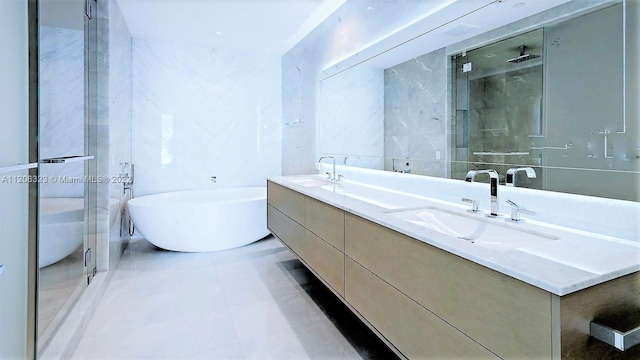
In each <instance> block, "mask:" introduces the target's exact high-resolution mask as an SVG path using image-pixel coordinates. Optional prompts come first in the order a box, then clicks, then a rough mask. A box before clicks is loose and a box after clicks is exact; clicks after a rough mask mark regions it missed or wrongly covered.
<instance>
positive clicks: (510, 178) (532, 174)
mask: <svg viewBox="0 0 640 360" xmlns="http://www.w3.org/2000/svg"><path fill="white" fill-rule="evenodd" d="M520 171H524V173H525V174H527V177H528V178H529V179H535V178H536V171H535V170H534V169H533V168H532V167H520V168H510V169H509V170H507V176H506V179H505V182H506V185H507V186H514V187H515V186H516V175H518V172H520Z"/></svg>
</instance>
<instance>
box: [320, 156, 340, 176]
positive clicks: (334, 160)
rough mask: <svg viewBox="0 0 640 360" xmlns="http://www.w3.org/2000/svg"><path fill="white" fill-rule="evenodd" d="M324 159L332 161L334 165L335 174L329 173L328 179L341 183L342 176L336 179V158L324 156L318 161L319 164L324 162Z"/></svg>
mask: <svg viewBox="0 0 640 360" xmlns="http://www.w3.org/2000/svg"><path fill="white" fill-rule="evenodd" d="M324 159H331V161H332V163H333V174H331V173H329V172H327V178H328V179H329V180H332V181H340V179H341V178H342V175H338V176H337V177H336V158H334V157H333V156H322V157H320V159H319V160H318V163H320V162H322V160H324Z"/></svg>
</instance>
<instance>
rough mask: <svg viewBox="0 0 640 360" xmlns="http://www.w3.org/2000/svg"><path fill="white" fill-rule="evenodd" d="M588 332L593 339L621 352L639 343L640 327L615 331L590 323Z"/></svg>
mask: <svg viewBox="0 0 640 360" xmlns="http://www.w3.org/2000/svg"><path fill="white" fill-rule="evenodd" d="M589 330H590V333H591V336H593V337H594V338H596V339H598V340H600V341H603V342H605V343H607V344H609V345H611V346H613V347H615V348H617V349H619V350H622V351H625V350H628V349H629V348H631V347H632V346H634V345H637V344H639V343H640V325H638V326H636V327H634V328H631V329H625V330H616V329H613V328H612V327H609V326H606V325H602V324H599V323H597V322H593V321H592V322H591V323H590V324H589Z"/></svg>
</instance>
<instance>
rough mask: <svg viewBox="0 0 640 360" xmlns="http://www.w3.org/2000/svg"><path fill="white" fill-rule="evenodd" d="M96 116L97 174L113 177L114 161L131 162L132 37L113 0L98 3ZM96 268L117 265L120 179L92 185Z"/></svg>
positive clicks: (121, 246)
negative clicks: (94, 212) (95, 201)
mask: <svg viewBox="0 0 640 360" xmlns="http://www.w3.org/2000/svg"><path fill="white" fill-rule="evenodd" d="M97 32H98V35H97V37H98V41H97V52H98V57H97V58H98V64H97V118H96V119H95V120H93V121H92V123H91V124H90V127H91V131H92V133H93V135H94V137H95V141H96V147H97V151H96V159H95V162H96V167H97V174H98V175H108V176H109V177H110V178H111V177H114V176H118V175H119V174H120V173H121V172H122V170H121V168H120V166H119V164H120V163H124V162H126V163H129V164H131V163H132V153H131V142H132V140H131V139H132V130H131V113H132V95H131V91H132V90H131V84H132V80H131V78H132V38H131V35H130V33H129V30H128V28H127V25H126V24H125V22H124V18H123V16H122V13H121V11H120V8H119V7H118V3H117V2H116V1H115V0H109V1H102V2H98V23H97ZM95 191H96V197H97V203H98V208H97V223H96V234H97V237H96V246H97V250H96V254H97V258H96V267H97V269H98V271H104V270H109V269H110V268H113V267H115V266H116V265H117V263H118V261H119V259H120V256H121V255H122V252H123V250H124V247H125V246H126V242H125V241H124V239H126V238H127V237H128V235H127V234H126V233H125V234H122V236H121V234H120V214H121V211H122V209H124V207H125V206H126V200H127V199H128V194H124V193H123V189H122V184H121V183H118V182H116V183H98V184H96V189H95Z"/></svg>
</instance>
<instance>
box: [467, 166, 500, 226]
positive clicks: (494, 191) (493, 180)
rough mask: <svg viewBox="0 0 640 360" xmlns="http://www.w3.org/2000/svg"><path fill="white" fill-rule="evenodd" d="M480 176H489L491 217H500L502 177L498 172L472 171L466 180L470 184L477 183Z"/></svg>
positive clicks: (489, 170)
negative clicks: (499, 185)
mask: <svg viewBox="0 0 640 360" xmlns="http://www.w3.org/2000/svg"><path fill="white" fill-rule="evenodd" d="M480 174H487V175H489V191H490V194H491V195H490V200H491V210H490V212H489V216H494V217H495V216H498V210H499V205H498V181H499V180H500V175H498V172H497V171H495V170H493V169H487V170H470V171H469V172H468V173H467V176H466V177H465V179H464V180H465V181H468V182H475V180H476V176H477V175H480Z"/></svg>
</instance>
